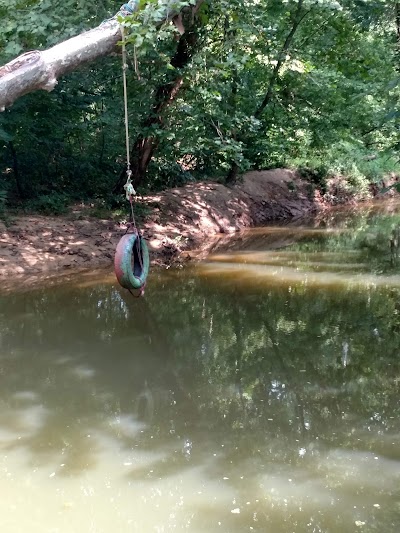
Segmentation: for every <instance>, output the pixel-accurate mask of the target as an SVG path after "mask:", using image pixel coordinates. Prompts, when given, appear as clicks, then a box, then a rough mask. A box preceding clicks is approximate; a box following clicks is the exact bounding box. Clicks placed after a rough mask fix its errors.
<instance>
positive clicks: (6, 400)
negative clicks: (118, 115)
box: [0, 270, 400, 531]
mask: <svg viewBox="0 0 400 533" xmlns="http://www.w3.org/2000/svg"><path fill="white" fill-rule="evenodd" d="M398 302H399V290H398V289H390V288H388V289H382V288H381V289H379V290H378V289H377V288H374V287H367V288H365V287H364V288H362V287H354V286H353V287H346V286H345V285H342V286H341V287H336V288H330V289H327V288H318V287H312V286H307V285H304V284H298V285H293V286H291V285H287V284H286V285H285V284H281V285H280V286H278V285H276V286H273V285H271V284H265V285H264V286H261V285H257V286H255V287H251V286H249V285H248V284H247V285H246V286H241V285H240V284H238V283H232V281H231V280H227V279H226V278H218V277H215V276H213V277H210V278H208V279H206V278H199V277H197V276H196V275H195V274H194V273H193V272H192V271H190V270H186V271H183V272H173V271H170V272H168V273H163V274H160V275H154V276H153V280H152V283H151V284H150V287H149V290H148V292H147V294H146V299H145V300H134V299H131V297H130V295H129V294H127V293H126V294H125V293H121V292H120V291H118V290H117V289H116V288H114V287H111V286H98V287H89V288H85V289H78V288H74V287H73V286H65V287H60V288H58V289H56V290H55V289H52V290H37V291H33V292H30V293H25V294H14V295H9V296H7V297H4V298H3V299H2V301H1V303H0V332H1V337H0V338H1V341H0V342H1V357H0V370H1V374H0V380H1V384H2V386H1V389H0V405H1V409H0V446H1V447H2V449H3V450H6V451H7V452H11V451H13V450H16V449H21V448H22V449H26V450H28V451H29V457H30V461H31V463H32V464H34V465H40V464H45V463H49V464H50V463H52V462H54V461H55V460H56V458H57V461H58V459H59V458H62V461H63V464H64V465H65V466H64V467H63V471H62V472H60V475H61V474H62V475H68V476H74V475H78V474H79V473H80V472H82V470H85V469H92V468H95V467H96V464H97V462H98V461H99V458H100V456H101V449H102V446H104V443H105V442H112V443H114V444H111V446H115V447H116V450H117V453H121V454H133V455H132V456H134V457H140V460H138V461H137V462H136V463H135V465H134V466H132V468H131V470H130V472H129V474H128V476H129V478H130V479H131V480H136V481H137V480H144V481H145V480H148V481H149V482H155V480H156V479H159V478H165V477H168V476H173V475H175V474H176V472H184V471H185V470H188V469H190V468H193V466H194V465H197V466H198V467H200V466H201V467H202V468H203V469H204V472H206V473H207V476H208V477H209V478H210V480H215V479H217V478H218V479H223V478H224V477H226V478H227V479H228V480H229V483H230V484H231V487H234V488H235V490H237V491H239V490H242V489H240V487H241V484H240V483H241V481H240V478H241V476H244V475H245V476H246V478H247V482H246V487H247V489H246V490H247V491H248V492H249V493H255V492H257V491H259V490H260V487H261V485H262V486H263V487H264V488H265V490H267V488H266V487H269V485H268V483H267V481H266V480H265V479H264V477H263V476H265V475H266V473H269V474H268V475H270V476H272V479H275V482H274V486H275V485H277V486H281V489H280V490H282V491H283V492H285V491H286V492H288V493H290V494H292V497H293V498H294V500H296V498H297V499H300V500H301V498H300V496H301V491H300V492H295V491H294V489H293V490H292V489H291V488H290V487H291V485H290V483H289V485H287V486H286V485H279V483H281V482H282V479H281V476H282V472H285V474H284V475H286V474H287V478H291V477H293V475H295V473H296V472H297V474H296V475H297V476H300V478H301V476H305V477H304V480H303V481H304V487H307V486H308V489H307V490H309V494H313V491H315V497H316V498H317V494H318V489H317V487H318V483H322V481H321V479H324V482H323V483H324V487H325V489H326V490H329V491H331V492H332V491H334V492H335V491H336V492H338V494H341V492H340V491H342V490H344V487H345V485H346V483H347V482H346V476H347V477H348V476H350V475H351V471H352V470H351V468H358V470H356V471H355V472H356V473H355V474H354V476H355V479H358V478H360V479H361V478H362V479H363V480H364V481H363V485H362V486H360V487H358V489H357V491H358V494H359V497H360V498H364V499H368V498H371V497H372V494H376V490H378V489H377V482H376V481H375V479H374V477H373V476H372V475H367V473H366V472H367V470H360V469H361V466H360V465H362V464H363V461H364V462H365V461H367V464H368V465H369V466H368V468H369V469H370V472H375V471H376V470H374V469H373V468H374V466H373V465H374V459H373V457H374V454H379V457H380V459H381V461H383V460H386V461H389V462H390V461H393V460H398V459H399V458H400V457H399V452H398V450H399V447H398V440H399V438H398V435H399V422H398V421H399V415H400V412H399V406H398V383H399V381H400V363H399V358H398V354H399V348H398V347H399V345H400V343H399V334H400V322H399V303H398ZM392 443H395V444H392ZM337 450H340V451H337ZM344 452H346V453H344ZM370 452H371V453H370ZM372 452H373V453H372ZM369 453H370V455H365V454H369ZM346 454H347V455H346ZM362 454H364V455H362ZM58 463H60V461H58ZM370 463H371V464H370ZM382 464H384V463H380V466H381V467H382ZM390 464H391V463H388V467H387V470H386V471H385V472H386V473H385V474H384V475H385V476H386V481H387V482H388V487H391V488H390V489H388V491H387V497H389V492H391V491H392V492H393V490H395V489H394V485H393V482H394V477H393V476H394V474H393V472H394V471H393V468H392V467H391V466H389V465H390ZM301 472H303V473H302V474H301ZM304 472H307V475H305V473H304ZM346 472H347V473H346ZM374 475H375V474H374ZM274 476H275V477H274ZM300 478H298V483H300V485H298V487H300V486H302V485H301V483H303V481H301V482H300V481H299V479H300ZM278 479H279V480H280V481H279V482H278V481H277V480H278ZM310 480H313V481H312V483H313V485H312V486H311V485H307V484H308V483H311V481H310ZM378 488H379V487H378ZM325 489H324V490H325ZM263 490H264V489H263ZM268 490H269V489H268ZM296 490H297V489H296ZM298 490H300V489H298ZM321 490H322V489H321ZM346 490H347V489H346ZM291 491H292V492H291ZM293 491H294V492H293ZM374 491H375V493H374ZM379 491H380V493H382V494H386V492H385V488H384V486H380V488H379ZM268 494H270V492H268ZM243 497H244V495H243ZM270 497H271V498H272V496H270V495H269V496H268V498H270ZM300 500H299V501H300ZM271 501H272V500H271ZM296 501H297V500H296ZM316 501H317V500H316ZM275 504H277V502H275ZM277 505H278V504H277ZM252 509H253V512H257V509H258V507H257V506H256V507H252ZM254 509H256V510H254ZM311 514H312V513H311ZM310 516H311V515H308V518H307V520H309V519H310ZM312 516H313V517H314V518H313V519H314V520H317V517H316V515H315V514H312ZM243 517H244V515H243V516H242V518H243ZM243 519H244V518H243ZM260 520H261V522H260V527H261V526H262V527H265V524H266V523H268V524H269V525H270V524H272V523H273V522H274V520H275V518H274V516H272V515H268V513H266V514H265V513H264V518H263V519H260ZM288 520H289V519H288ZM293 520H295V519H294V518H293ZM293 520H292V521H290V520H289V522H288V523H289V524H290V527H295V523H294V521H293ZM296 520H298V518H296ZM320 520H321V524H322V525H324V524H325V526H324V527H327V526H326V523H325V522H324V520H325V519H324V518H321V519H320ZM343 520H345V518H343ZM342 523H343V524H344V523H345V522H342ZM262 524H264V525H262ZM298 524H300V522H298ZM303 527H304V528H305V529H304V530H305V531H306V530H307V531H308V529H307V528H306V526H305V524H303V525H301V524H300V525H298V528H299V529H298V530H299V531H300V530H302V529H301V528H303ZM321 527H322V526H321ZM282 530H284V529H282Z"/></svg>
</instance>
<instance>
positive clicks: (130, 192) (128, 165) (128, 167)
mask: <svg viewBox="0 0 400 533" xmlns="http://www.w3.org/2000/svg"><path fill="white" fill-rule="evenodd" d="M121 35H122V79H123V86H124V113H125V142H126V176H127V180H126V183H125V185H124V189H125V192H126V199H127V200H129V201H131V199H132V196H134V195H136V191H135V189H134V188H133V185H132V181H131V177H132V170H131V155H130V154H131V152H130V146H129V117H128V88H127V82H126V71H127V69H128V63H127V60H126V47H125V32H124V27H123V26H121Z"/></svg>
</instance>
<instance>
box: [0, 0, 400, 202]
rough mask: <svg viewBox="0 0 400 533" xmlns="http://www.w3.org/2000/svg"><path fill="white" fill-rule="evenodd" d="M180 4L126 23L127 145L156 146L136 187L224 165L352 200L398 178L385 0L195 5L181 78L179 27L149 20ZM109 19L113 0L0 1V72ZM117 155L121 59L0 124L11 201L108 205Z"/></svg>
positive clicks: (0, 168)
mask: <svg viewBox="0 0 400 533" xmlns="http://www.w3.org/2000/svg"><path fill="white" fill-rule="evenodd" d="M192 4H194V1H188V2H182V1H179V2H177V1H175V2H173V1H172V2H159V1H156V0H151V1H144V0H141V1H140V2H139V9H138V11H137V12H136V13H135V14H134V15H132V16H131V17H128V18H127V19H126V20H125V21H124V24H125V26H126V34H127V43H128V64H129V70H128V77H129V80H128V83H129V112H130V131H131V140H132V144H134V141H135V139H137V138H138V137H139V136H143V137H145V136H147V137H155V138H157V139H158V144H157V152H156V153H155V154H154V157H153V159H152V162H151V164H150V166H149V168H148V173H147V178H146V180H145V182H144V183H143V184H142V186H141V190H147V189H162V188H164V187H168V186H174V185H179V184H182V183H185V182H186V181H192V180H196V179H201V178H203V177H205V176H207V177H212V178H218V177H221V176H226V175H227V173H228V171H229V170H230V169H232V166H233V165H236V166H237V168H238V170H239V172H243V171H245V170H248V169H262V168H274V167H276V166H297V167H300V168H302V169H303V172H305V173H308V175H309V176H311V179H312V181H314V182H316V184H317V185H321V186H322V187H323V186H324V180H325V178H326V176H329V175H331V174H344V175H348V176H349V178H350V179H349V189H350V190H354V191H361V192H362V191H365V190H366V188H367V186H368V183H369V182H370V181H373V182H377V181H379V180H380V179H382V178H383V177H384V176H385V175H387V174H389V173H396V174H397V173H398V172H399V164H398V162H397V159H398V156H397V152H398V149H399V146H400V141H399V138H398V132H399V131H400V128H399V125H400V122H399V120H400V116H399V114H398V112H397V101H398V97H399V93H400V87H399V83H398V80H399V77H398V71H397V68H398V67H397V65H398V53H397V51H398V50H397V48H398V46H397V42H396V35H397V34H396V24H395V23H396V17H395V11H394V9H393V4H392V3H391V2H389V1H383V0H382V1H374V2H370V3H368V6H367V5H366V3H365V2H359V1H356V0H340V1H333V0H324V1H318V2H315V1H311V0H288V1H286V2H281V1H277V0H270V1H268V2H267V1H265V0H262V1H255V0H247V1H246V2H242V1H239V0H231V1H229V2H228V1H226V0H221V1H219V2H211V1H210V2H207V1H205V2H203V4H202V5H201V8H200V10H199V13H198V18H199V28H198V32H199V40H200V46H199V49H198V51H197V53H196V54H195V55H194V56H193V57H192V58H191V59H190V61H189V62H188V64H187V65H186V66H185V67H184V68H183V69H179V68H176V67H174V66H173V64H171V58H172V57H173V56H174V54H175V53H176V46H177V42H178V40H177V39H178V33H177V29H176V28H175V26H174V25H173V24H171V23H170V22H166V23H161V21H162V20H164V18H165V14H166V10H167V11H168V12H170V13H171V14H173V13H175V12H178V11H179V10H181V9H182V8H185V7H186V6H190V5H192ZM115 10H116V5H115V2H111V0H104V1H103V2H101V3H96V4H93V3H86V2H81V1H77V0H66V1H65V2H62V3H61V4H57V6H56V5H54V3H53V2H50V1H47V0H43V1H39V0H26V1H25V2H23V1H21V0H13V1H12V2H8V1H7V2H5V0H0V16H1V17H2V20H6V24H4V25H2V28H1V29H0V63H4V62H6V61H8V60H10V59H12V58H13V57H14V56H15V55H16V54H18V53H20V52H24V51H26V50H28V49H32V48H43V47H48V46H51V45H53V44H54V43H55V42H58V41H59V40H61V39H64V38H67V37H69V36H71V35H73V34H76V33H78V32H79V31H81V30H83V29H86V28H90V27H93V26H95V25H96V24H98V23H100V22H101V21H102V20H104V19H106V18H108V17H109V16H111V15H112V14H113V13H114V12H115ZM27 13H29V17H27V16H26V14H27ZM179 78H182V80H183V85H182V88H181V90H180V92H179V94H178V95H177V97H176V98H175V99H174V100H173V101H171V102H169V105H167V106H165V107H164V108H163V109H162V111H161V117H160V122H158V123H154V122H151V121H150V122H149V120H148V119H149V117H151V116H152V114H153V113H154V105H155V101H156V98H157V91H158V90H159V89H160V87H163V86H165V84H166V83H170V82H171V81H173V80H177V79H179ZM146 124H147V125H146ZM124 152H125V142H124V128H123V102H122V86H121V58H120V57H118V56H113V57H109V58H107V59H105V60H102V61H99V62H97V63H94V64H93V65H89V66H87V67H85V68H84V69H82V70H81V71H80V72H76V73H72V74H70V75H68V76H66V77H65V78H63V79H62V80H61V81H60V83H59V84H58V86H57V88H56V89H55V91H53V92H52V93H50V94H44V93H34V94H31V95H27V96H26V97H23V98H21V99H20V100H19V101H17V102H16V103H15V104H14V106H13V107H12V108H11V109H10V110H8V111H7V112H6V113H2V114H1V115H0V173H1V176H2V180H3V182H4V183H5V188H6V189H7V190H9V199H10V201H14V200H15V199H18V198H19V199H22V200H23V201H27V200H29V199H35V198H39V197H42V200H41V202H42V203H43V197H44V196H48V195H50V196H52V195H54V194H61V195H66V196H67V197H68V198H70V199H71V200H72V201H75V200H88V199H94V198H96V197H97V198H98V197H106V196H107V195H108V194H110V192H111V191H112V190H113V189H114V185H115V183H116V182H117V181H118V179H119V176H120V175H121V172H122V171H123V168H124V161H125V155H124ZM187 161H190V164H187ZM121 192H122V191H121ZM53 198H54V196H53ZM48 203H52V200H51V201H48Z"/></svg>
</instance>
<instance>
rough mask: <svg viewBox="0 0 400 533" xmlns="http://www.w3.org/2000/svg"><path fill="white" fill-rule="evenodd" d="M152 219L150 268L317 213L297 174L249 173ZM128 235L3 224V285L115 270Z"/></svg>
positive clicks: (156, 198) (177, 200) (184, 195)
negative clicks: (279, 222) (233, 236)
mask: <svg viewBox="0 0 400 533" xmlns="http://www.w3.org/2000/svg"><path fill="white" fill-rule="evenodd" d="M143 202H145V203H146V204H147V205H148V207H149V208H150V215H149V216H148V217H147V220H146V222H145V224H144V225H142V229H143V232H144V235H145V237H146V239H148V242H149V246H150V250H151V256H152V261H153V263H158V264H170V263H171V262H172V261H174V260H176V258H177V257H178V256H179V254H180V253H181V252H182V251H188V250H194V249H200V250H203V251H207V249H209V247H211V246H212V245H213V243H214V241H215V239H216V238H218V236H220V237H221V236H223V235H226V234H230V233H233V232H236V231H240V230H241V229H243V228H246V227H250V226H255V225H260V224H265V223H267V222H271V221H272V220H289V219H292V218H295V217H299V216H302V215H304V214H306V213H307V212H311V211H312V210H313V209H315V203H314V201H313V199H310V196H309V191H308V189H307V184H306V183H305V182H303V181H302V180H300V179H299V178H298V177H297V176H296V174H295V173H294V172H293V171H290V170H285V169H277V170H271V171H262V172H249V173H247V174H246V175H245V176H244V178H243V181H242V182H241V183H238V184H237V185H235V186H234V187H231V188H228V187H225V186H224V185H221V184H218V183H205V182H202V183H195V184H190V185H186V186H184V187H181V188H177V189H170V190H167V191H164V192H162V193H160V194H157V195H153V196H148V197H145V198H144V199H143ZM124 231H125V227H124V226H121V225H119V224H116V223H114V222H113V221H109V220H98V219H95V218H90V217H84V218H83V217H82V214H81V213H79V212H75V213H72V214H71V215H70V216H68V217H44V216H29V217H20V218H16V219H14V220H13V221H12V224H11V225H10V226H9V227H6V226H5V225H4V224H2V223H0V283H1V285H2V286H3V288H4V287H5V286H7V285H9V284H13V283H16V282H17V283H21V282H22V283H24V285H25V284H31V283H34V282H35V281H36V280H39V279H43V278H47V277H49V278H51V277H54V276H60V275H61V274H65V273H69V272H75V271H78V270H88V269H95V268H98V267H101V266H107V265H111V263H112V261H113V258H114V251H115V247H116V244H117V242H118V240H119V239H120V237H121V235H122V234H123V233H124Z"/></svg>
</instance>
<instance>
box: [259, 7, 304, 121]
mask: <svg viewBox="0 0 400 533" xmlns="http://www.w3.org/2000/svg"><path fill="white" fill-rule="evenodd" d="M303 3H304V0H299V2H298V4H297V10H296V15H295V17H294V22H293V26H292V29H291V30H290V32H289V33H288V35H287V37H286V39H285V42H284V43H283V46H282V49H281V51H280V52H279V55H278V60H277V62H276V65H275V67H274V70H273V71H272V75H271V78H270V80H269V84H268V90H267V93H266V95H265V97H264V100H263V101H262V102H261V104H260V106H259V107H258V109H257V110H256V112H255V113H254V117H255V118H260V116H261V115H262V113H263V111H264V109H265V108H266V107H267V106H268V104H269V103H270V101H271V98H272V93H273V90H274V86H275V82H276V80H277V78H278V74H279V70H280V68H281V66H282V64H283V63H284V62H285V59H286V52H287V51H288V50H289V48H290V45H291V44H292V41H293V37H294V34H295V33H296V31H297V28H298V27H299V26H300V24H301V23H302V22H303V20H304V19H305V17H306V16H307V15H308V14H309V13H310V11H305V12H304V13H303V14H302V15H301V11H302V9H303Z"/></svg>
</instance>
